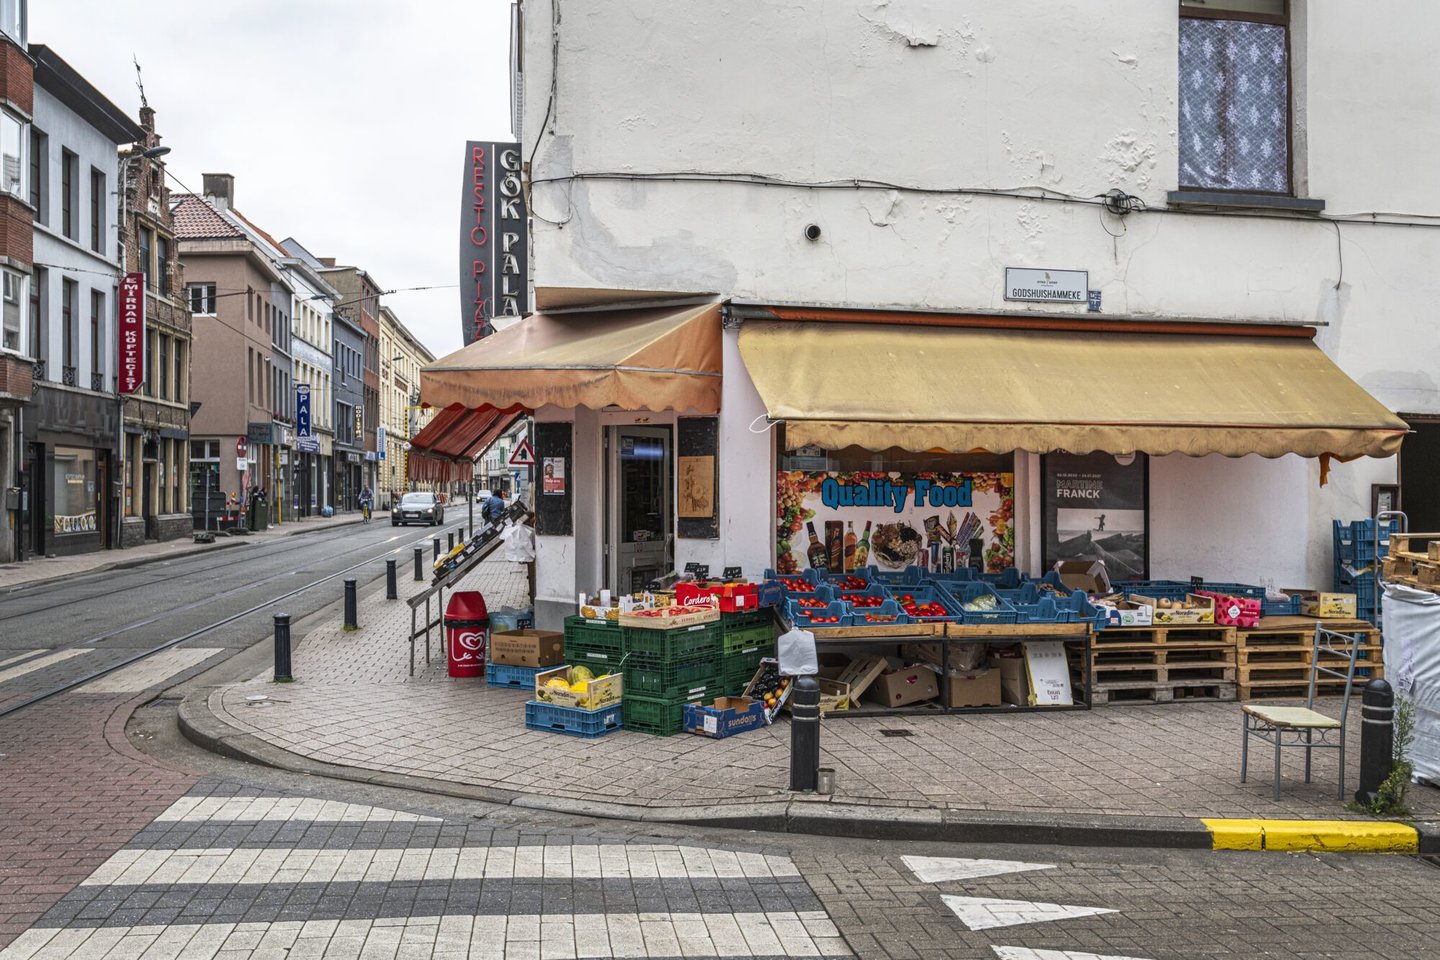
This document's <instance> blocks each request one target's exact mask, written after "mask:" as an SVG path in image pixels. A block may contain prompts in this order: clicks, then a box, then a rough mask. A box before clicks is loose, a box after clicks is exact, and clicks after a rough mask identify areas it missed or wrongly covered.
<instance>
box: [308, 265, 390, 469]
mask: <svg viewBox="0 0 1440 960" xmlns="http://www.w3.org/2000/svg"><path fill="white" fill-rule="evenodd" d="M319 262H320V264H321V265H322V266H321V270H320V274H321V276H323V277H324V278H325V279H326V280H327V281H328V282H329V283H330V285H331V286H333V287H334V288H335V289H336V290H338V291H339V292H340V300H339V302H338V303H337V304H336V306H335V314H336V316H343V317H344V318H345V319H346V321H347V322H348V323H350V324H351V325H352V326H355V327H359V328H360V331H361V332H362V333H363V334H364V335H365V340H364V348H363V353H362V355H361V377H362V380H361V403H360V407H359V409H358V413H357V415H358V418H359V420H360V423H361V434H362V436H363V438H364V445H365V461H364V465H363V468H362V470H361V471H360V473H361V483H362V484H363V485H364V486H368V487H369V488H370V489H371V490H372V491H374V490H377V489H378V487H379V480H380V471H379V458H380V454H379V446H378V444H379V431H380V293H381V288H380V285H379V284H378V283H377V282H376V281H375V278H374V277H372V276H371V275H370V274H369V273H368V272H366V271H365V270H362V269H361V268H359V267H352V266H343V265H337V264H336V260H335V258H334V257H322V258H320V261H319Z"/></svg>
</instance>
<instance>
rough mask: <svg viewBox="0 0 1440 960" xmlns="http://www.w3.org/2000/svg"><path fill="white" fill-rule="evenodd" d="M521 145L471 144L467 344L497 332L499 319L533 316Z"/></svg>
mask: <svg viewBox="0 0 1440 960" xmlns="http://www.w3.org/2000/svg"><path fill="white" fill-rule="evenodd" d="M520 176H521V171H520V144H518V143H490V142H483V141H478V140H469V141H466V143H465V179H464V186H463V192H462V194H461V197H462V199H461V210H460V317H461V319H460V324H461V329H462V331H463V333H464V337H465V342H466V343H467V344H468V343H474V342H475V341H476V340H478V339H480V338H481V337H486V336H489V335H490V334H491V333H494V332H495V327H494V323H493V321H494V319H495V318H496V317H515V318H516V319H518V318H520V317H523V316H524V315H525V314H526V313H527V312H528V310H529V302H528V300H529V294H528V292H527V290H528V288H527V281H528V277H529V273H528V272H527V269H526V249H527V246H528V243H527V235H528V234H527V224H526V215H525V193H524V188H523V186H522V184H521V179H520Z"/></svg>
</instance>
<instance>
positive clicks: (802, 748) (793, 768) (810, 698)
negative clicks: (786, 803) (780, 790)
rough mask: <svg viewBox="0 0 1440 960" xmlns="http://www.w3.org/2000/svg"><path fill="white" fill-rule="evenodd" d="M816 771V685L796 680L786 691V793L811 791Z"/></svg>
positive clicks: (814, 782) (807, 681) (818, 700)
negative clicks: (788, 758) (787, 776)
mask: <svg viewBox="0 0 1440 960" xmlns="http://www.w3.org/2000/svg"><path fill="white" fill-rule="evenodd" d="M819 771H820V684H818V683H816V682H815V678H814V677H808V676H806V677H796V678H795V685H794V689H793V690H791V691H790V789H791V790H804V791H813V790H814V789H815V786H816V781H817V779H818V778H819Z"/></svg>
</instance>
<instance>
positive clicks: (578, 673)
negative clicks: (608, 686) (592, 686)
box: [570, 667, 595, 684]
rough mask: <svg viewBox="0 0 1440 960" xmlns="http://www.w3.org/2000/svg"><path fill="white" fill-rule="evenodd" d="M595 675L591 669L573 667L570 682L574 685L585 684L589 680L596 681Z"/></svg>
mask: <svg viewBox="0 0 1440 960" xmlns="http://www.w3.org/2000/svg"><path fill="white" fill-rule="evenodd" d="M594 679H595V674H593V673H591V672H590V668H589V667H571V668H570V682H571V683H572V684H576V683H584V682H585V681H587V680H594Z"/></svg>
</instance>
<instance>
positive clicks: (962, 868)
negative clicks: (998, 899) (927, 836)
mask: <svg viewBox="0 0 1440 960" xmlns="http://www.w3.org/2000/svg"><path fill="white" fill-rule="evenodd" d="M900 859H901V860H903V861H905V866H907V867H909V868H910V871H911V872H912V873H914V874H915V877H916V878H917V879H918V880H919V881H920V882H921V883H943V882H945V881H946V880H976V879H978V878H980V877H999V876H1003V875H1004V874H1007V873H1024V872H1025V871H1027V870H1054V869H1055V864H1053V863H1025V862H1023V861H1020V860H968V859H965V858H962V857H901V858H900Z"/></svg>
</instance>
